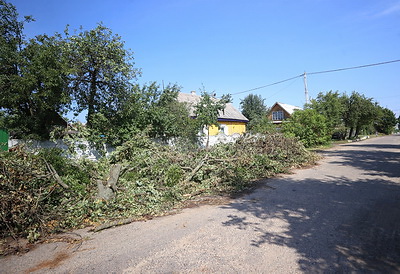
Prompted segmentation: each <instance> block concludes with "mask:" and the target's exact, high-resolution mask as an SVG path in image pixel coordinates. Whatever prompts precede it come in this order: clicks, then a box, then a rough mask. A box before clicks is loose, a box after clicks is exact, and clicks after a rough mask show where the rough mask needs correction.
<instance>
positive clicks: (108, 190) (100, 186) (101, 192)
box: [97, 164, 122, 201]
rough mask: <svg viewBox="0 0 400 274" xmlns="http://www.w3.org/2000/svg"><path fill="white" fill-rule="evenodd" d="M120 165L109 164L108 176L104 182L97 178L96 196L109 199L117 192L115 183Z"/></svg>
mask: <svg viewBox="0 0 400 274" xmlns="http://www.w3.org/2000/svg"><path fill="white" fill-rule="evenodd" d="M121 168H122V165H120V164H116V165H113V166H111V169H110V176H109V177H108V179H107V181H106V182H103V181H102V180H97V190H98V198H99V199H103V200H106V201H108V200H111V199H113V198H114V197H115V193H116V192H117V189H118V188H117V183H118V178H119V174H120V172H121Z"/></svg>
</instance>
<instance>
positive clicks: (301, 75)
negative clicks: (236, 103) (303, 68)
mask: <svg viewBox="0 0 400 274" xmlns="http://www.w3.org/2000/svg"><path fill="white" fill-rule="evenodd" d="M299 77H303V74H300V75H298V76H295V77H291V78H288V79H285V80H282V81H278V82H275V83H272V84H268V85H265V86H261V87H257V88H252V89H248V90H244V91H240V92H236V93H232V95H237V94H241V93H246V92H250V91H253V90H257V89H262V88H266V87H270V86H273V85H277V84H280V83H283V82H287V81H290V80H293V79H296V78H299Z"/></svg>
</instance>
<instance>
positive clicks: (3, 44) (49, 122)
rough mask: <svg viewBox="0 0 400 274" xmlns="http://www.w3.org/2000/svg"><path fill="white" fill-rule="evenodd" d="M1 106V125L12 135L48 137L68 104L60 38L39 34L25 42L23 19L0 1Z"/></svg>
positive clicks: (14, 10) (12, 7)
mask: <svg viewBox="0 0 400 274" xmlns="http://www.w3.org/2000/svg"><path fill="white" fill-rule="evenodd" d="M0 12H1V15H2V16H1V19H0V29H1V35H2V36H1V37H0V49H1V52H0V53H1V55H0V56H1V58H0V90H1V91H2V92H1V95H0V107H1V108H3V109H4V110H5V115H4V125H5V127H7V129H8V130H9V131H10V132H11V134H12V135H13V136H15V137H19V138H21V137H30V138H32V137H33V138H35V139H40V138H47V137H48V133H49V131H50V130H51V127H52V126H53V125H54V124H60V123H65V122H64V121H63V120H62V119H61V117H60V116H59V113H60V112H62V111H63V110H64V109H65V107H66V106H67V105H68V103H69V101H70V100H69V96H68V94H67V91H66V87H67V83H66V75H65V73H64V67H63V62H62V60H61V47H60V37H59V36H57V35H56V36H53V37H49V36H47V35H39V36H37V37H36V38H34V39H31V40H29V41H25V39H24V35H23V33H22V31H23V26H24V23H25V22H29V21H30V20H31V18H27V19H25V21H21V22H20V21H18V18H17V17H18V13H17V11H16V9H15V7H14V6H13V5H11V4H7V3H6V2H4V1H1V2H0Z"/></svg>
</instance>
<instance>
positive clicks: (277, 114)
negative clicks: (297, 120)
mask: <svg viewBox="0 0 400 274" xmlns="http://www.w3.org/2000/svg"><path fill="white" fill-rule="evenodd" d="M283 118H284V117H283V110H278V111H273V112H272V121H282V120H283Z"/></svg>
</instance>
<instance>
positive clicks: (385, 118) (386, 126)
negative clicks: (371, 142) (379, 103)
mask: <svg viewBox="0 0 400 274" xmlns="http://www.w3.org/2000/svg"><path fill="white" fill-rule="evenodd" d="M379 113H380V115H379V116H378V119H377V121H376V123H375V128H376V130H377V131H378V132H382V133H384V134H391V133H393V130H394V127H395V126H396V124H397V119H396V115H395V114H394V112H393V111H391V110H390V109H388V108H382V107H379Z"/></svg>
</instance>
